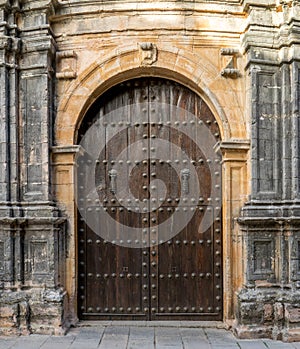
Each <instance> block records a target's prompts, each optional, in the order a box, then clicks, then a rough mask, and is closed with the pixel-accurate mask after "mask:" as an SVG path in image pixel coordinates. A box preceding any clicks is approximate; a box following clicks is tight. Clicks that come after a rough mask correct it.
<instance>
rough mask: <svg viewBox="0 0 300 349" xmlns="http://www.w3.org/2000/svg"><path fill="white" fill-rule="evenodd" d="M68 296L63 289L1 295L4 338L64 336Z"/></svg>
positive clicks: (0, 313)
mask: <svg viewBox="0 0 300 349" xmlns="http://www.w3.org/2000/svg"><path fill="white" fill-rule="evenodd" d="M65 300H66V293H65V292H64V291H63V290H61V289H57V290H55V289H27V290H5V291H2V292H0V335H21V334H22V335H26V334H53V335H63V334H65V332H66V327H65V324H64V307H65V303H66V302H65Z"/></svg>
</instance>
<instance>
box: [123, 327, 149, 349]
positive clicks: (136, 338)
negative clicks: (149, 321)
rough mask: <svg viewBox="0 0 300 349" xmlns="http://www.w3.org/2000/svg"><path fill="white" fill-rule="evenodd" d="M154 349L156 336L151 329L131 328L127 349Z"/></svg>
mask: <svg viewBox="0 0 300 349" xmlns="http://www.w3.org/2000/svg"><path fill="white" fill-rule="evenodd" d="M141 348H143V349H154V348H155V334H154V328H151V327H146V328H143V327H130V333H129V340H128V345H127V348H126V349H141Z"/></svg>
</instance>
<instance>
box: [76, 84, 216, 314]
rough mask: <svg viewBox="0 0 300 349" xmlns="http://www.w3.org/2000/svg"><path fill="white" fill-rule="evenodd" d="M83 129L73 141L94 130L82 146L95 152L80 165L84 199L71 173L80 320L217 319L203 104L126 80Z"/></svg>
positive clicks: (208, 121) (211, 172) (212, 174)
mask: <svg viewBox="0 0 300 349" xmlns="http://www.w3.org/2000/svg"><path fill="white" fill-rule="evenodd" d="M87 124H88V125H89V126H85V129H82V130H81V132H82V133H83V134H85V133H86V134H88V128H89V127H94V128H96V129H97V131H96V132H93V133H91V134H92V136H91V137H90V138H89V139H88V140H87V141H86V144H85V146H87V147H96V148H97V147H98V148H99V149H96V151H95V152H94V153H95V154H97V155H96V158H95V159H92V161H91V160H90V161H87V163H91V162H93V161H94V160H95V165H94V166H92V167H87V170H86V171H90V170H92V171H94V172H95V174H94V177H93V178H94V181H95V192H94V195H93V196H90V197H89V196H88V195H86V193H85V192H84V191H85V188H86V187H88V186H90V183H88V182H84V181H85V180H86V181H88V180H89V179H88V176H86V174H85V173H78V177H80V175H81V176H83V177H85V178H87V179H85V180H82V182H81V185H80V186H79V187H80V188H82V189H81V190H82V192H81V191H80V189H79V192H78V195H79V197H80V198H81V200H79V201H78V202H79V212H78V215H79V220H78V262H79V264H78V277H79V279H78V284H79V290H78V297H79V316H80V318H82V319H141V320H145V319H146V320H154V319H156V320H165V319H166V320H170V319H173V320H175V319H181V320H182V319H186V320H221V319H222V234H221V208H220V206H221V187H220V186H221V168H220V166H221V163H220V157H219V156H218V154H216V153H215V151H214V145H215V143H216V142H217V141H218V137H219V135H218V132H219V130H218V126H217V123H216V122H215V119H214V117H213V114H212V113H211V111H210V110H209V108H208V107H207V105H206V104H205V103H204V101H203V100H202V99H201V98H200V97H199V96H197V95H196V94H195V93H193V92H192V91H190V90H189V89H187V88H185V87H183V86H181V85H179V84H177V83H175V82H172V81H169V80H162V79H154V78H144V79H136V80H133V81H130V82H127V83H123V84H121V85H118V86H116V87H114V88H113V89H111V90H110V91H108V92H107V93H106V94H104V95H103V96H102V97H101V98H100V99H99V100H98V101H97V103H96V105H95V106H94V107H93V108H92V110H91V111H90V112H89V114H88V115H87ZM93 138H94V139H93ZM96 138H97V139H96ZM99 140H100V141H99ZM79 171H82V168H81V169H79ZM83 172H84V171H83ZM87 173H88V172H87ZM95 193H96V195H95ZM91 222H92V223H91Z"/></svg>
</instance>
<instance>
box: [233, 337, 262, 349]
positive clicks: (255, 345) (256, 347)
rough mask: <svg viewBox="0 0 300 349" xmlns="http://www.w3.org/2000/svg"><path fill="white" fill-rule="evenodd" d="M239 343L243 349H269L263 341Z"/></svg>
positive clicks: (242, 341) (243, 341)
mask: <svg viewBox="0 0 300 349" xmlns="http://www.w3.org/2000/svg"><path fill="white" fill-rule="evenodd" d="M237 343H238V345H239V346H240V348H241V349H267V346H266V344H265V343H264V342H263V341H261V340H248V339H244V340H241V341H238V342H237Z"/></svg>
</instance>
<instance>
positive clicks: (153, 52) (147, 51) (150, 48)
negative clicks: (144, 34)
mask: <svg viewBox="0 0 300 349" xmlns="http://www.w3.org/2000/svg"><path fill="white" fill-rule="evenodd" d="M140 61H141V65H151V64H153V63H155V62H156V61H157V47H156V45H154V44H153V43H152V42H142V43H140Z"/></svg>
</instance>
